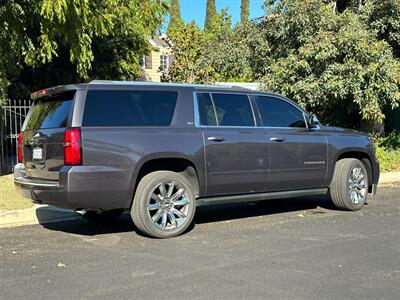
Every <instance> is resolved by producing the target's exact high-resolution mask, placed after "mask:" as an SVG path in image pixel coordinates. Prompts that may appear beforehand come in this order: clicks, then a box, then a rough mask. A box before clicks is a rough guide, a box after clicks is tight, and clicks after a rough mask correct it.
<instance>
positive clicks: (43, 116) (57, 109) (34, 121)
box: [26, 93, 74, 130]
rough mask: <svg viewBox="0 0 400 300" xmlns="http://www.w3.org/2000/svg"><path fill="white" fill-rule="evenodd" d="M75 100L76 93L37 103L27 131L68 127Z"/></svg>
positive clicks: (27, 125)
mask: <svg viewBox="0 0 400 300" xmlns="http://www.w3.org/2000/svg"><path fill="white" fill-rule="evenodd" d="M73 98H74V93H66V94H60V95H57V96H54V97H51V98H47V99H42V100H39V101H38V102H36V103H35V105H34V107H33V112H32V115H31V117H30V118H29V120H28V123H27V124H26V130H36V129H46V128H63V127H66V126H67V122H68V117H69V114H70V112H71V106H72V99H73Z"/></svg>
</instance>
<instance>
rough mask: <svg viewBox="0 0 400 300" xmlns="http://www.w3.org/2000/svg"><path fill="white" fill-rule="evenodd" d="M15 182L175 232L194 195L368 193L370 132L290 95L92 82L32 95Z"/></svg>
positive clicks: (101, 214)
mask: <svg viewBox="0 0 400 300" xmlns="http://www.w3.org/2000/svg"><path fill="white" fill-rule="evenodd" d="M32 98H33V99H34V105H33V106H32V108H31V109H30V111H29V114H28V116H27V119H26V121H25V123H24V125H23V128H22V132H21V134H20V136H19V146H18V160H19V163H18V164H17V165H16V166H15V171H14V181H15V183H16V185H17V186H19V187H20V190H21V193H22V194H23V195H24V196H25V197H27V198H30V199H32V200H33V201H34V202H35V203H46V204H51V205H54V206H59V207H66V208H72V209H74V210H76V211H77V212H79V213H80V214H81V215H82V216H83V217H84V218H85V219H88V220H91V221H95V222H105V221H109V220H112V219H115V218H117V217H118V216H120V215H121V214H122V213H123V212H124V211H129V212H130V214H131V216H132V219H133V222H134V223H135V225H136V227H137V228H138V229H139V230H140V231H142V232H143V233H144V234H146V235H148V236H151V237H158V238H167V237H172V236H176V235H179V234H181V233H183V232H184V231H185V230H186V229H187V228H188V226H189V225H190V223H191V222H192V220H193V216H194V213H195V210H196V206H198V205H209V204H220V203H232V202H243V201H258V200H266V199H276V198H287V197H298V196H311V195H324V194H327V193H329V194H330V197H331V199H332V201H333V203H334V204H335V206H336V207H338V208H339V209H345V210H358V209H360V208H361V207H362V206H363V205H364V203H365V202H366V199H367V194H368V193H373V194H375V192H376V186H377V183H378V179H379V163H378V161H377V160H376V157H375V149H374V144H373V140H372V139H371V138H370V137H369V136H367V135H365V134H362V133H360V132H356V131H353V130H347V129H342V128H336V127H327V126H324V125H322V124H320V123H319V122H318V119H317V118H316V117H314V116H312V115H310V114H308V113H307V112H306V111H304V110H303V109H301V108H300V107H298V106H297V105H296V104H295V103H294V102H292V101H291V100H289V99H287V98H285V97H282V96H279V95H276V94H272V93H264V92H255V91H250V90H247V89H240V88H232V87H217V86H208V85H186V84H184V85H183V84H154V83H144V82H113V81H92V82H90V83H88V84H75V85H65V86H57V87H53V88H49V89H46V90H41V91H38V92H36V93H34V94H32Z"/></svg>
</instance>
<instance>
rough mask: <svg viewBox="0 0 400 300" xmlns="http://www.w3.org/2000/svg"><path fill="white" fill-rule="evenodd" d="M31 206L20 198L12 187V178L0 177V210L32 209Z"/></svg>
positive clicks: (30, 203)
mask: <svg viewBox="0 0 400 300" xmlns="http://www.w3.org/2000/svg"><path fill="white" fill-rule="evenodd" d="M32 206H33V204H32V202H31V201H29V200H28V199H26V198H23V197H21V195H20V194H19V192H18V190H17V188H16V187H15V186H14V181H13V176H12V175H5V176H0V210H14V209H23V208H29V207H32Z"/></svg>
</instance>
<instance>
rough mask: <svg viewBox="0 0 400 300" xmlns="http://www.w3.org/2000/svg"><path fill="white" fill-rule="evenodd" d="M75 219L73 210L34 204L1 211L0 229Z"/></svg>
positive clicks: (75, 215)
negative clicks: (24, 207) (23, 207)
mask: <svg viewBox="0 0 400 300" xmlns="http://www.w3.org/2000/svg"><path fill="white" fill-rule="evenodd" d="M77 217H78V215H77V214H76V213H75V212H74V211H73V210H68V209H62V208H56V207H53V206H48V205H37V204H35V205H34V206H33V207H31V208H26V209H18V210H1V211H0V228H8V227H16V226H24V225H35V224H44V223H51V222H60V221H65V220H73V219H75V218H77Z"/></svg>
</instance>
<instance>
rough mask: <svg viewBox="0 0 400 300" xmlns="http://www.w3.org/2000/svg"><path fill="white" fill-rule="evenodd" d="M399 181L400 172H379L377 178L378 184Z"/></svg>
mask: <svg viewBox="0 0 400 300" xmlns="http://www.w3.org/2000/svg"><path fill="white" fill-rule="evenodd" d="M395 182H400V172H386V173H381V176H380V178H379V184H380V185H381V184H383V185H384V184H388V183H395Z"/></svg>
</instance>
